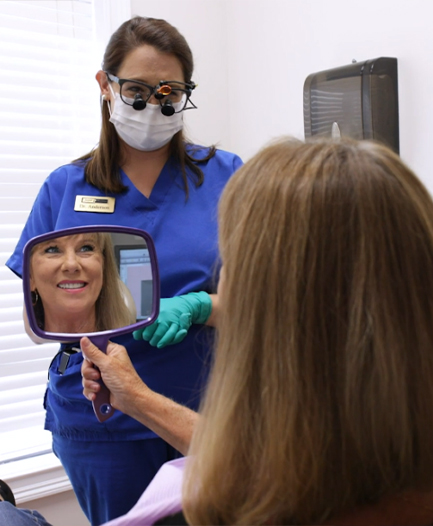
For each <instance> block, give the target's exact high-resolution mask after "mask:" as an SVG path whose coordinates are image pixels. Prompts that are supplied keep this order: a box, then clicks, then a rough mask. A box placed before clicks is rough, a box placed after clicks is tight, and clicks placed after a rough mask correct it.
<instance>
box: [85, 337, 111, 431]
mask: <svg viewBox="0 0 433 526" xmlns="http://www.w3.org/2000/svg"><path fill="white" fill-rule="evenodd" d="M89 339H90V340H91V341H92V343H93V344H94V345H96V347H98V348H99V349H100V350H101V351H102V352H105V353H106V352H107V345H108V338H107V337H105V336H92V337H91V338H89ZM93 367H94V368H95V369H98V368H97V367H96V365H94V366H93ZM99 384H100V386H101V389H100V390H99V392H98V393H96V398H95V400H93V402H92V405H93V411H94V412H95V415H96V418H97V419H98V420H99V422H105V421H106V420H108V419H109V418H110V417H112V416H113V414H114V408H113V407H112V405H111V404H110V391H109V390H108V387H107V386H106V385H105V384H104V382H103V381H102V379H101V380H99Z"/></svg>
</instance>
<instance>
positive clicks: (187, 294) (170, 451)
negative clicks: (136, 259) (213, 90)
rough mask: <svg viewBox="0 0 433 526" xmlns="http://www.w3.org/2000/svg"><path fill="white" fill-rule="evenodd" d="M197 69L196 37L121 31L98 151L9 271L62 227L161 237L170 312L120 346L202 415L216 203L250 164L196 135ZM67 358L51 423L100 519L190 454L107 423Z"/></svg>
mask: <svg viewBox="0 0 433 526" xmlns="http://www.w3.org/2000/svg"><path fill="white" fill-rule="evenodd" d="M192 73H193V58H192V53H191V50H190V48H189V46H188V44H187V42H186V41H185V39H184V37H183V36H182V35H181V34H180V33H179V32H178V31H177V29H176V28H174V27H173V26H171V25H170V24H168V23H167V22H165V21H164V20H157V19H151V18H142V17H135V18H133V19H131V20H129V21H127V22H125V23H124V24H122V25H121V26H120V28H119V29H118V30H117V31H116V32H115V33H114V34H113V35H112V37H111V39H110V42H109V43H108V46H107V49H106V51H105V54H104V59H103V66H102V69H101V70H100V71H98V73H97V74H96V79H97V81H98V83H99V86H100V89H101V96H102V129H101V136H100V141H99V144H98V146H97V147H96V148H95V149H94V150H92V151H91V152H89V153H88V154H86V155H84V156H83V157H81V158H80V159H78V160H76V161H74V162H72V163H71V164H68V165H65V166H61V167H60V168H58V169H57V170H55V171H54V172H53V173H52V174H51V175H50V176H49V177H48V178H47V180H46V181H45V183H44V184H43V186H42V188H41V190H40V192H39V195H38V196H37V198H36V201H35V203H34V205H33V209H32V211H31V213H30V216H29V218H28V221H27V224H26V226H25V228H24V230H23V233H22V235H21V238H20V240H19V242H18V245H17V247H16V249H15V252H14V254H13V255H12V256H11V257H10V259H9V260H8V262H7V265H8V266H9V268H11V270H13V271H14V272H15V273H16V274H18V275H21V274H22V249H23V246H24V244H25V243H26V242H27V240H28V239H30V238H32V237H33V236H36V235H39V234H42V233H45V232H48V231H52V230H57V229H61V228H67V227H73V226H81V225H92V224H108V225H123V226H133V227H137V228H141V229H144V230H146V231H147V232H149V233H150V234H151V236H152V237H153V239H154V241H155V246H156V251H157V254H158V262H159V267H160V275H161V297H162V298H163V300H162V301H161V312H160V316H159V318H158V320H157V321H156V322H155V324H154V325H152V326H151V327H149V328H147V329H146V330H145V331H144V332H143V334H142V335H139V336H140V339H138V340H134V339H133V337H132V335H127V336H122V337H119V338H117V339H116V341H117V342H119V343H122V344H123V345H124V346H125V347H126V348H127V349H128V352H129V354H130V357H131V360H132V362H133V364H134V366H135V368H136V369H137V371H138V373H139V375H140V376H141V378H142V379H143V381H144V382H146V384H147V385H149V387H151V388H152V389H153V390H155V391H157V392H160V393H162V394H164V395H165V396H168V397H169V398H171V399H173V400H175V401H177V402H179V403H181V404H184V405H186V406H188V407H191V408H192V409H196V408H197V407H198V403H199V399H200V395H201V392H202V388H203V385H204V382H205V381H206V377H207V370H208V365H209V363H210V359H211V357H210V356H209V352H210V351H209V349H210V347H211V344H212V335H213V332H212V328H211V326H212V325H214V324H215V319H216V317H217V313H218V306H217V297H216V296H215V295H213V294H212V292H213V291H214V290H215V286H216V284H215V282H214V281H215V274H216V271H217V265H218V251H217V223H216V210H217V203H218V200H219V197H220V194H221V192H222V190H223V188H224V186H225V184H226V182H227V181H228V179H229V178H230V176H231V175H232V174H233V172H234V171H235V170H236V169H237V168H238V167H239V166H240V165H241V164H242V162H241V160H240V159H239V157H237V156H236V155H234V154H231V153H228V152H225V151H221V150H217V149H215V148H214V147H210V148H205V147H201V146H197V145H193V144H191V143H189V142H188V141H187V140H186V139H185V137H184V136H183V133H182V128H183V112H184V111H185V110H186V109H188V108H193V107H194V105H193V103H192V101H191V96H192V94H193V90H194V89H195V84H194V82H193V81H192ZM141 336H142V337H141ZM136 337H137V336H136ZM63 350H64V348H63V347H62V348H61V352H60V353H59V354H58V355H57V356H56V358H55V359H54V360H53V362H52V364H51V367H50V372H49V383H48V388H47V392H46V395H45V400H44V404H45V408H46V422H45V427H46V429H48V430H50V431H51V432H52V434H53V450H54V452H55V454H56V455H57V456H58V457H59V459H60V460H61V462H62V464H63V466H64V467H65V470H66V472H67V473H68V476H69V478H70V480H71V482H72V485H73V487H74V491H75V493H76V495H77V498H78V500H79V502H80V505H81V507H82V508H83V510H84V512H85V514H86V515H87V517H88V518H89V520H90V521H91V523H92V524H93V525H97V524H101V523H103V522H106V521H108V520H110V519H113V518H115V517H117V516H119V515H122V514H124V513H126V512H127V511H128V510H129V509H130V508H131V507H132V506H133V505H134V504H135V502H136V501H137V500H138V498H139V497H140V495H141V494H142V492H143V491H144V489H145V487H146V486H147V484H148V483H149V482H150V480H151V479H152V477H153V476H154V474H155V473H156V471H157V470H158V469H159V467H160V466H161V465H162V464H163V463H164V462H166V461H168V460H171V459H173V458H175V457H176V456H177V455H178V452H177V451H176V450H175V449H174V448H172V447H171V446H169V445H168V444H167V443H165V442H164V441H163V440H161V439H160V438H159V437H157V436H156V435H155V434H154V433H153V432H152V431H151V430H149V429H147V428H145V427H143V425H141V424H140V423H138V422H137V421H136V420H134V419H132V418H130V417H128V416H126V415H124V414H123V413H120V412H116V413H115V415H114V416H113V417H112V418H111V419H109V420H108V421H106V422H105V423H104V424H101V423H99V422H98V421H97V420H96V418H95V415H94V413H93V409H92V406H91V403H90V402H89V401H88V400H86V399H85V398H84V397H83V394H82V386H81V375H80V368H81V362H82V355H81V353H76V354H72V355H71V356H70V358H69V361H68V364H67V367H66V369H64V370H63V371H59V364H60V361H61V359H62V354H63Z"/></svg>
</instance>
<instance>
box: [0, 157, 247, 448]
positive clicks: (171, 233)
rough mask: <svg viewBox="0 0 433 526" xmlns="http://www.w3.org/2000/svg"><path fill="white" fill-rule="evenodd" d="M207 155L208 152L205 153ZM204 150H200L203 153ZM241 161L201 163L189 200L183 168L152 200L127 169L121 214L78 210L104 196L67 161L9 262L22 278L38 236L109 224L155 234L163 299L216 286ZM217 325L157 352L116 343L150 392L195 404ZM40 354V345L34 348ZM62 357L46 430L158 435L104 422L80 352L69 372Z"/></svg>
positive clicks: (128, 423)
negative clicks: (220, 208) (224, 217)
mask: <svg viewBox="0 0 433 526" xmlns="http://www.w3.org/2000/svg"><path fill="white" fill-rule="evenodd" d="M202 152H203V153H202V155H203V156H204V155H205V154H206V153H207V151H206V150H202ZM199 155H200V154H197V153H196V154H194V157H196V158H198V157H199ZM241 164H242V161H241V160H240V158H239V157H237V156H236V155H234V154H231V153H228V152H225V151H222V150H217V152H216V154H215V156H214V157H212V158H211V159H210V160H209V161H207V162H206V163H203V164H200V165H199V166H200V168H201V169H202V171H203V173H204V182H203V184H202V185H201V186H200V187H198V188H196V187H195V185H194V184H193V183H192V182H191V180H189V185H188V186H189V197H188V199H186V196H185V191H184V189H183V182H182V176H181V172H180V169H179V167H178V166H177V165H176V164H175V163H174V162H173V161H170V160H169V161H168V162H167V163H166V165H165V166H164V168H163V170H162V172H161V174H160V176H159V178H158V180H157V181H156V184H155V186H154V188H153V190H152V193H151V195H150V197H149V198H146V197H145V196H144V195H143V194H141V193H140V192H139V191H138V190H137V189H136V188H135V186H134V185H133V184H132V183H131V181H130V180H129V178H128V177H127V175H126V174H125V173H123V172H121V176H122V182H123V184H124V185H125V186H126V187H127V191H126V192H124V193H122V194H108V195H110V196H112V197H114V198H115V200H116V201H115V210H114V213H111V214H110V213H109V214H107V213H97V212H76V211H74V205H75V197H76V196H77V195H84V196H96V197H100V196H105V195H106V194H104V193H103V192H102V191H100V190H98V189H97V188H96V187H94V186H92V185H89V184H88V183H86V181H85V178H84V168H83V166H80V165H76V164H68V165H65V166H61V167H60V168H58V169H57V170H55V171H54V172H53V173H51V174H50V176H49V177H48V178H47V179H46V181H45V182H44V184H43V186H42V188H41V190H40V192H39V194H38V196H37V198H36V201H35V203H34V205H33V209H32V211H31V213H30V215H29V218H28V220H27V223H26V225H25V228H24V230H23V232H22V234H21V238H20V240H19V242H18V244H17V246H16V248H15V251H14V253H13V255H12V256H11V257H10V258H9V260H8V261H7V263H6V265H7V266H8V267H9V268H10V269H11V270H12V271H14V272H15V273H16V274H18V275H19V276H21V273H22V250H23V247H24V245H25V243H26V242H27V241H28V240H29V239H30V238H32V237H34V236H36V235H40V234H43V233H46V232H49V231H52V230H57V229H62V228H69V227H73V226H82V225H92V224H107V225H122V226H131V227H135V228H141V229H143V230H146V231H147V232H149V233H150V235H151V236H152V238H153V240H154V242H155V247H156V253H157V256H158V263H159V270H160V277H161V297H163V298H168V297H172V296H178V295H180V294H185V293H188V292H193V291H201V290H205V291H207V292H212V291H214V290H215V273H216V269H217V263H218V250H217V204H218V200H219V197H220V195H221V192H222V190H223V188H224V186H225V184H226V182H227V181H228V179H229V178H230V176H231V175H232V174H233V172H234V171H235V170H237V168H239V167H240V166H241ZM212 332H213V331H212V329H210V328H208V327H204V326H199V325H193V326H192V327H191V329H190V330H189V332H188V335H187V337H186V338H185V339H184V340H183V341H182V342H181V343H179V344H177V345H172V346H168V347H165V348H163V349H157V348H156V347H151V346H150V345H149V344H148V343H147V342H144V341H140V342H136V341H134V340H133V338H132V335H124V336H120V337H118V338H116V339H115V341H117V342H119V343H121V344H122V345H125V347H126V348H127V349H128V352H129V355H130V357H131V360H132V362H133V364H134V366H135V368H136V369H137V371H138V373H139V375H140V376H141V378H142V379H143V380H144V381H145V382H146V383H147V384H148V386H149V387H150V388H151V389H154V390H155V391H157V392H160V393H162V394H164V395H166V396H169V397H170V398H172V399H174V400H176V401H177V402H180V403H182V404H185V405H188V406H189V407H191V408H193V409H196V408H197V407H198V403H199V399H200V396H201V392H202V389H203V385H204V382H205V380H206V377H207V372H208V365H209V363H210V356H209V354H210V353H209V350H210V349H211V346H212ZM35 351H37V349H36V348H35ZM58 362H59V357H57V358H55V359H54V361H53V363H52V365H51V368H50V375H49V376H50V377H49V383H48V389H47V393H46V396H45V407H46V409H47V416H46V428H47V429H49V430H51V431H52V432H54V433H58V434H60V435H62V436H65V437H69V438H74V439H78V440H137V439H142V438H146V437H149V438H150V437H154V436H156V435H155V434H154V433H153V432H151V431H150V430H148V429H147V428H145V427H144V426H143V425H142V424H140V423H138V422H137V421H136V420H134V419H132V418H130V417H128V416H126V415H124V414H122V413H120V412H119V411H116V413H115V415H114V416H113V417H112V418H110V419H109V420H108V421H107V422H105V423H104V424H101V423H99V422H98V421H97V420H96V417H95V415H94V413H93V409H92V405H91V403H90V402H89V401H87V400H86V399H85V398H84V396H83V394H82V385H81V372H80V370H81V362H82V355H81V353H78V354H75V355H72V356H71V358H70V361H69V364H68V368H67V369H66V371H65V372H64V374H63V375H60V374H58V372H57V369H58V365H59V363H58Z"/></svg>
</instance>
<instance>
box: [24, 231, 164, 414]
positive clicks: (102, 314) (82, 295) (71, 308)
mask: <svg viewBox="0 0 433 526" xmlns="http://www.w3.org/2000/svg"><path fill="white" fill-rule="evenodd" d="M23 291H24V303H25V308H26V311H27V317H28V320H29V325H30V328H31V330H32V331H33V333H34V334H35V335H36V336H37V337H38V338H42V339H45V340H55V341H58V342H76V341H78V340H79V339H80V338H81V337H82V336H87V337H89V338H90V340H92V342H93V343H94V344H95V345H96V346H97V347H99V349H101V350H102V351H104V352H105V351H106V348H107V344H108V340H109V339H110V338H112V337H114V336H119V335H121V334H125V333H128V332H132V331H135V330H136V329H139V328H141V327H145V326H147V325H150V324H151V323H153V322H154V321H155V320H156V318H157V317H158V313H159V301H160V282H159V272H158V262H157V259H156V252H155V246H154V244H153V240H152V238H151V237H150V235H149V234H148V233H147V232H145V231H143V230H139V229H136V228H126V227H119V226H106V225H102V226H101V225H96V226H95V225H94V226H83V227H77V228H68V229H65V230H57V231H55V232H49V233H48V234H43V235H41V236H37V237H34V238H32V239H30V240H29V241H28V242H27V244H26V246H25V247H24V256H23ZM109 401H110V392H109V391H108V389H107V388H106V387H105V385H104V384H103V383H101V390H100V391H99V393H98V394H97V397H96V399H95V401H94V402H93V409H94V411H95V414H96V417H97V418H98V420H99V421H100V422H104V421H105V420H107V419H108V418H110V416H112V414H113V413H114V410H113V408H112V407H111V405H110V402H109Z"/></svg>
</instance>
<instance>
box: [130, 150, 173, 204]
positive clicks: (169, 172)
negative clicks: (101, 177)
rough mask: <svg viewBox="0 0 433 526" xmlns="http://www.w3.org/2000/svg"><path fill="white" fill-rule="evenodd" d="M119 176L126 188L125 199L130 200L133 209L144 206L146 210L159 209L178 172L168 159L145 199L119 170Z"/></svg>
mask: <svg viewBox="0 0 433 526" xmlns="http://www.w3.org/2000/svg"><path fill="white" fill-rule="evenodd" d="M120 174H121V178H122V183H123V184H124V185H125V186H126V187H128V193H127V197H128V198H129V199H130V201H131V204H132V205H133V206H134V207H135V208H137V207H139V208H142V207H143V206H144V207H145V208H147V209H149V208H151V209H155V208H159V207H160V206H161V205H162V204H163V202H164V201H165V198H166V196H167V194H168V192H169V190H170V188H171V187H172V185H173V184H175V182H176V179H178V177H179V175H180V170H179V168H178V167H177V166H176V163H175V162H174V161H173V160H172V159H170V158H169V159H168V160H167V162H166V163H165V164H164V166H163V168H162V170H161V173H160V174H159V176H158V179H157V180H156V182H155V185H154V186H153V188H152V192H151V193H150V196H149V197H146V196H145V195H144V194H142V193H141V192H140V191H139V190H138V189H137V187H136V186H135V185H134V183H133V182H132V181H131V179H130V178H129V177H128V175H127V174H126V173H125V172H124V171H123V170H122V169H121V168H120Z"/></svg>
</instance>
